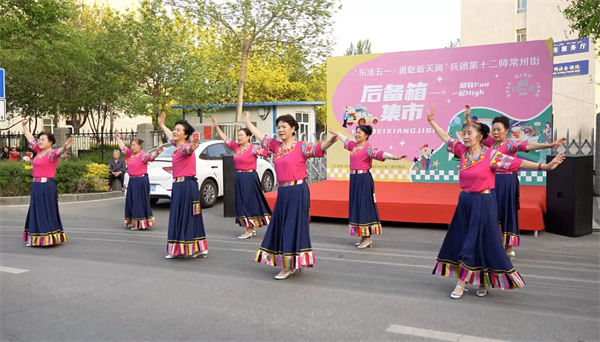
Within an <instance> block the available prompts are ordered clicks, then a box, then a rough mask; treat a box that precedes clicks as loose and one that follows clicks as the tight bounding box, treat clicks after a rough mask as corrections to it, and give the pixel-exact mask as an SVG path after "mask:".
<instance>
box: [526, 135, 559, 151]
mask: <svg viewBox="0 0 600 342" xmlns="http://www.w3.org/2000/svg"><path fill="white" fill-rule="evenodd" d="M566 141H567V138H562V139H558V140H556V141H555V142H553V143H551V144H539V143H527V147H526V149H527V151H535V150H545V149H547V148H556V147H559V146H560V145H562V144H564V143H565V142H566Z"/></svg>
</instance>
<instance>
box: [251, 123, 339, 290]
mask: <svg viewBox="0 0 600 342" xmlns="http://www.w3.org/2000/svg"><path fill="white" fill-rule="evenodd" d="M245 114H246V126H247V127H248V128H249V129H250V132H251V133H252V134H254V136H255V137H256V138H257V139H258V140H260V141H262V147H263V148H265V149H268V150H269V151H270V152H272V153H274V154H275V157H274V161H273V163H274V164H275V172H276V173H277V181H278V185H279V188H278V190H277V202H276V203H275V208H274V209H273V217H272V219H271V222H270V223H269V227H268V228H267V232H266V233H265V238H264V239H263V242H262V244H261V247H260V249H259V251H258V253H257V254H256V259H255V260H256V262H258V263H262V264H267V265H271V266H279V267H283V269H282V270H281V272H279V274H277V275H276V276H275V279H278V280H280V279H286V278H288V277H290V276H291V275H293V274H294V273H295V272H296V271H297V270H300V269H301V267H313V266H314V263H315V256H314V254H313V249H312V245H311V243H310V233H309V220H310V218H309V215H310V193H309V190H308V184H306V176H307V172H306V160H307V159H309V158H315V157H316V158H319V157H323V156H325V150H327V149H328V148H329V147H331V145H333V144H334V143H335V141H336V136H333V137H331V138H330V139H329V140H328V141H326V142H323V143H308V142H304V141H296V139H295V135H296V133H297V131H298V122H296V119H294V117H293V116H292V115H290V114H286V115H282V116H280V117H278V118H277V119H276V121H275V122H276V124H277V136H278V137H279V139H281V141H277V140H275V139H273V138H271V137H269V136H268V135H264V134H262V133H261V132H260V131H259V130H258V129H257V128H256V127H254V125H253V124H252V122H250V112H246V113H245Z"/></svg>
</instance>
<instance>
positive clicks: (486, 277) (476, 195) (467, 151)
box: [427, 106, 565, 299]
mask: <svg viewBox="0 0 600 342" xmlns="http://www.w3.org/2000/svg"><path fill="white" fill-rule="evenodd" d="M434 114H435V107H434V106H432V107H431V110H430V111H429V113H428V115H427V119H428V120H429V123H430V124H431V127H432V128H433V129H434V130H435V132H436V134H437V135H438V136H439V137H440V138H441V139H442V140H443V141H444V143H446V149H447V150H448V152H450V153H452V154H454V155H455V156H456V157H458V158H460V163H459V184H460V188H461V189H462V192H461V193H460V196H459V197H458V206H457V208H456V211H455V212H454V217H453V218H452V221H451V223H450V226H449V227H448V232H447V233H446V237H445V238H444V243H443V244H442V248H441V249H440V252H439V254H438V257H437V261H436V264H435V266H434V268H433V272H432V273H433V274H438V275H442V276H446V277H452V278H458V283H457V285H456V288H455V289H454V291H453V292H452V294H451V295H450V297H451V298H453V299H458V298H461V297H462V295H463V291H465V286H466V283H469V284H476V285H479V289H478V290H477V293H476V295H477V296H479V297H484V296H486V295H487V293H488V289H489V287H490V286H491V287H492V288H501V289H503V290H509V289H514V288H520V287H523V286H524V285H525V281H524V280H523V278H521V276H520V274H519V273H518V272H517V270H516V269H515V268H514V267H513V265H512V263H511V261H510V259H509V258H508V256H507V255H506V254H505V252H504V248H503V245H502V237H501V235H500V234H498V209H497V204H496V197H495V196H494V195H493V194H492V189H494V180H495V177H494V176H495V174H496V171H497V170H503V171H508V172H517V171H518V170H519V169H520V168H524V169H533V170H540V171H550V170H554V169H555V168H556V167H557V166H558V165H560V163H562V162H563V161H564V159H565V156H564V155H563V154H559V155H557V156H556V158H554V160H552V162H550V163H549V164H541V163H540V164H537V163H533V162H530V161H527V160H523V159H519V158H514V157H511V156H508V155H505V154H503V153H501V152H500V151H498V150H494V149H491V148H489V147H487V146H485V145H483V140H484V139H485V138H487V137H488V134H489V131H490V128H489V127H488V126H487V125H484V124H481V123H478V122H472V123H466V124H464V125H463V128H462V133H463V140H464V143H460V142H458V141H457V140H456V139H453V138H451V137H450V135H449V134H448V133H447V132H446V131H445V130H443V129H442V128H441V127H440V126H438V124H436V123H435V121H433V116H434Z"/></svg>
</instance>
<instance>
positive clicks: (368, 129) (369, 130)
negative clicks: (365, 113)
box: [358, 125, 373, 136]
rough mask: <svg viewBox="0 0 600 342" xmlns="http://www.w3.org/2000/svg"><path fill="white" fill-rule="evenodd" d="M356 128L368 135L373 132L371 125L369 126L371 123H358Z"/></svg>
mask: <svg viewBox="0 0 600 342" xmlns="http://www.w3.org/2000/svg"><path fill="white" fill-rule="evenodd" d="M358 129H360V130H361V131H362V132H363V133H364V134H366V135H368V136H370V135H371V134H373V127H371V125H359V126H358Z"/></svg>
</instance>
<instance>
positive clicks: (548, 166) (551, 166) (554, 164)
mask: <svg viewBox="0 0 600 342" xmlns="http://www.w3.org/2000/svg"><path fill="white" fill-rule="evenodd" d="M563 161H565V155H564V154H562V153H559V154H558V155H557V156H556V157H554V159H552V161H551V162H550V163H548V164H546V171H552V170H554V169H556V168H557V167H558V165H560V164H562V162H563Z"/></svg>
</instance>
